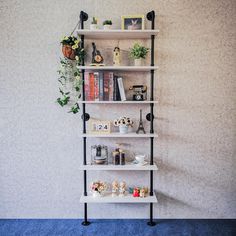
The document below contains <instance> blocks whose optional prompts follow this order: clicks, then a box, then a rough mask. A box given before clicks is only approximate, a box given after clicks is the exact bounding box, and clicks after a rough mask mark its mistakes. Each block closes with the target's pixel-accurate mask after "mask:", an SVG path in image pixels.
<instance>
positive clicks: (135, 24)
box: [121, 15, 144, 30]
mask: <svg viewBox="0 0 236 236" xmlns="http://www.w3.org/2000/svg"><path fill="white" fill-rule="evenodd" d="M121 29H122V30H144V15H130V16H121Z"/></svg>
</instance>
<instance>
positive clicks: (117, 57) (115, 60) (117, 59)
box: [113, 47, 120, 66]
mask: <svg viewBox="0 0 236 236" xmlns="http://www.w3.org/2000/svg"><path fill="white" fill-rule="evenodd" d="M113 66H120V48H119V47H115V48H114V50H113Z"/></svg>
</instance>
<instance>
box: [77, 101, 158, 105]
mask: <svg viewBox="0 0 236 236" xmlns="http://www.w3.org/2000/svg"><path fill="white" fill-rule="evenodd" d="M77 103H79V104H137V105H142V104H150V103H158V101H78V102H77Z"/></svg>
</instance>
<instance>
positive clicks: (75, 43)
mask: <svg viewBox="0 0 236 236" xmlns="http://www.w3.org/2000/svg"><path fill="white" fill-rule="evenodd" d="M61 44H62V53H63V55H64V57H66V58H67V59H70V60H75V59H77V60H81V59H82V57H83V56H84V49H83V48H81V40H80V38H76V37H75V36H72V35H70V36H65V37H64V38H63V39H62V41H61Z"/></svg>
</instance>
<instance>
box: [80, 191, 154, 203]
mask: <svg viewBox="0 0 236 236" xmlns="http://www.w3.org/2000/svg"><path fill="white" fill-rule="evenodd" d="M80 202H81V203H86V202H87V203H150V202H152V203H157V197H156V195H155V193H154V195H153V196H147V197H144V198H140V197H133V196H132V195H131V194H126V195H125V196H124V197H119V196H117V197H112V196H111V193H105V194H104V196H102V197H93V196H92V195H88V196H83V195H82V196H81V197H80Z"/></svg>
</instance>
